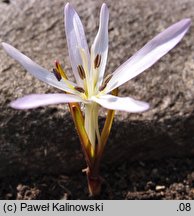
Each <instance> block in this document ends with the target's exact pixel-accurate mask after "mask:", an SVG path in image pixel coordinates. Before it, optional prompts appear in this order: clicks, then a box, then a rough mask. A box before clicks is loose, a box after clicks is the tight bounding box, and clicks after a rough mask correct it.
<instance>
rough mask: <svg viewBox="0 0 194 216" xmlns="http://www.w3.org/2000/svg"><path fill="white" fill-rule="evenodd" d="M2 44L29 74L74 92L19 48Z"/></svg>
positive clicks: (73, 91)
mask: <svg viewBox="0 0 194 216" xmlns="http://www.w3.org/2000/svg"><path fill="white" fill-rule="evenodd" d="M2 46H3V48H4V50H5V51H6V52H7V53H8V54H9V55H10V56H11V57H12V58H14V59H15V60H16V61H18V62H19V63H20V64H21V65H22V66H23V67H24V68H25V69H26V70H27V71H28V72H29V73H30V74H32V75H33V76H35V77H36V78H38V79H39V80H41V81H43V82H45V83H48V84H49V85H51V86H54V87H56V88H58V89H61V90H64V91H67V92H69V93H75V90H73V89H70V88H69V87H68V86H67V85H66V84H65V83H64V81H63V80H61V81H58V80H57V79H56V77H55V76H54V75H53V74H52V73H51V72H49V71H48V70H46V69H45V68H43V67H41V66H40V65H38V64H37V63H35V62H33V61H32V60H31V59H30V58H28V57H27V56H26V55H24V54H22V53H21V52H20V51H19V50H17V49H16V48H14V47H13V46H11V45H10V44H7V43H2ZM68 83H69V84H71V85H72V86H75V84H74V83H72V82H69V81H68Z"/></svg>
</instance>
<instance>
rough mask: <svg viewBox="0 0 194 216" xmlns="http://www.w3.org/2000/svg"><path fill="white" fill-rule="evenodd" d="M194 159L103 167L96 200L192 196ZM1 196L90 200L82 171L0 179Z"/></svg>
mask: <svg viewBox="0 0 194 216" xmlns="http://www.w3.org/2000/svg"><path fill="white" fill-rule="evenodd" d="M193 167H194V159H193V158H182V159H178V158H171V159H166V160H161V161H146V162H144V161H139V162H136V163H133V164H127V163H123V164H122V165H120V166H118V167H102V175H103V176H104V178H105V180H106V181H105V183H104V185H103V191H102V194H101V196H100V197H97V198H95V199H137V200H142V199H194V172H193ZM0 199H30V200H31V199H91V198H90V197H89V196H88V192H87V185H86V178H85V176H84V174H81V172H80V173H74V174H72V175H65V174H64V173H61V175H58V176H47V175H44V176H37V177H33V176H21V177H18V178H14V179H13V178H4V179H1V180H0Z"/></svg>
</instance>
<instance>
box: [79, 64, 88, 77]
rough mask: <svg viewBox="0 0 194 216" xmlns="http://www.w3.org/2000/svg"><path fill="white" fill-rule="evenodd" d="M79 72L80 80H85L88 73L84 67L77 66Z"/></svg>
mask: <svg viewBox="0 0 194 216" xmlns="http://www.w3.org/2000/svg"><path fill="white" fill-rule="evenodd" d="M77 71H78V73H79V76H80V78H81V79H82V80H83V79H85V78H86V73H85V70H84V68H83V66H82V65H78V66H77Z"/></svg>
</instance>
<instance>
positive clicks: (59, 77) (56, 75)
mask: <svg viewBox="0 0 194 216" xmlns="http://www.w3.org/2000/svg"><path fill="white" fill-rule="evenodd" d="M52 73H53V74H54V75H55V77H56V78H57V80H58V81H60V80H61V78H62V77H61V74H60V73H59V72H58V71H57V70H56V69H55V68H53V71H52Z"/></svg>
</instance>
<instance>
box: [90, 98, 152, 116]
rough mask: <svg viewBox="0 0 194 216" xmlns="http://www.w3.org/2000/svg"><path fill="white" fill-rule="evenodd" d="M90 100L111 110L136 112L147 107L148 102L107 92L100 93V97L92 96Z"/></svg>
mask: <svg viewBox="0 0 194 216" xmlns="http://www.w3.org/2000/svg"><path fill="white" fill-rule="evenodd" d="M91 100H92V101H95V102H96V103H98V104H100V105H101V106H103V107H105V108H107V109H111V110H120V111H126V112H131V113H137V112H143V111H146V110H147V109H149V104H148V103H146V102H143V101H138V100H134V99H132V98H130V97H116V96H113V95H109V94H107V95H102V96H100V97H92V98H91Z"/></svg>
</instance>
